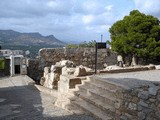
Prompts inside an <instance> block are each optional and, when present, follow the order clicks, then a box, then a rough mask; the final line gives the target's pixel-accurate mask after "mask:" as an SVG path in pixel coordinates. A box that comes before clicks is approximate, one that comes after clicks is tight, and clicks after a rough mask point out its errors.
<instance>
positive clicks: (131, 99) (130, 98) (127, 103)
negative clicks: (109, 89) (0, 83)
mask: <svg viewBox="0 0 160 120" xmlns="http://www.w3.org/2000/svg"><path fill="white" fill-rule="evenodd" d="M119 106H120V107H119V108H118V109H117V114H119V115H120V116H121V119H123V120H159V119H160V85H159V84H153V83H151V84H150V85H146V86H141V87H138V88H133V89H130V90H127V91H125V92H124V94H123V102H122V104H121V105H119Z"/></svg>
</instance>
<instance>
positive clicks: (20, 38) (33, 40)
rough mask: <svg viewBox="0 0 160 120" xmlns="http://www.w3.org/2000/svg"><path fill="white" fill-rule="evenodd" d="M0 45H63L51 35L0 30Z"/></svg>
mask: <svg viewBox="0 0 160 120" xmlns="http://www.w3.org/2000/svg"><path fill="white" fill-rule="evenodd" d="M0 44H4V45H25V46H26V45H36V46H41V45H43V46H45V45H46V46H47V45H50V46H52V45H54V46H56V45H57V46H64V45H65V43H63V42H62V41H60V40H58V39H57V38H55V37H54V36H53V35H49V36H43V35H41V34H40V33H38V32H37V33H20V32H16V31H13V30H0Z"/></svg>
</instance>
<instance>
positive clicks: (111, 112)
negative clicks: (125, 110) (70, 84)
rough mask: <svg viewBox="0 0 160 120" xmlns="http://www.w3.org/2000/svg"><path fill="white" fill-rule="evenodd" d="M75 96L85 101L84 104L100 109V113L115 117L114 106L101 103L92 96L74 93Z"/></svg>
mask: <svg viewBox="0 0 160 120" xmlns="http://www.w3.org/2000/svg"><path fill="white" fill-rule="evenodd" d="M75 95H76V96H77V97H79V98H81V99H83V100H85V101H86V102H88V103H90V104H92V105H94V106H95V107H97V108H99V109H101V111H104V112H105V113H106V114H109V115H111V116H115V115H116V114H115V108H114V106H112V105H110V104H106V103H104V102H102V101H100V100H99V99H96V98H94V97H93V96H90V95H86V94H85V93H84V92H79V91H77V92H75Z"/></svg>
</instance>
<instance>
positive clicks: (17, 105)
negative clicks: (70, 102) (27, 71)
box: [0, 76, 94, 120]
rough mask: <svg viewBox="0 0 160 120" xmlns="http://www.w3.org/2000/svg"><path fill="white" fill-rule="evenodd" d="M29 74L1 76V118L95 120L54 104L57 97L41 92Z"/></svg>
mask: <svg viewBox="0 0 160 120" xmlns="http://www.w3.org/2000/svg"><path fill="white" fill-rule="evenodd" d="M31 82H32V80H31V79H30V78H29V77H27V76H16V77H4V78H0V120H94V119H93V118H92V117H90V116H87V115H76V114H72V113H70V112H68V111H65V110H63V109H61V108H58V107H56V106H54V102H55V100H56V98H54V97H53V96H52V97H51V96H49V95H47V94H45V93H42V92H39V91H38V90H37V89H36V88H35V87H34V86H33V85H28V84H29V83H31Z"/></svg>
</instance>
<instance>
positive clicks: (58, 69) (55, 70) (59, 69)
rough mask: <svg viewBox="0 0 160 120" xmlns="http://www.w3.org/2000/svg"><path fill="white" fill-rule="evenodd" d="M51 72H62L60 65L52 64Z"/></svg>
mask: <svg viewBox="0 0 160 120" xmlns="http://www.w3.org/2000/svg"><path fill="white" fill-rule="evenodd" d="M51 72H54V73H58V74H62V66H59V65H52V66H51Z"/></svg>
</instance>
